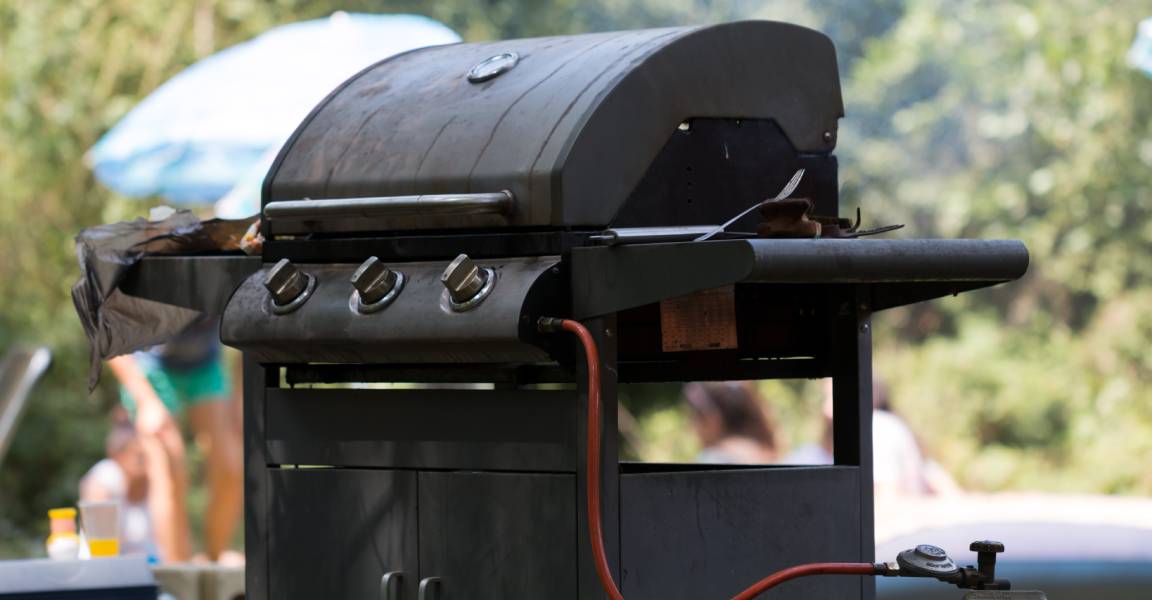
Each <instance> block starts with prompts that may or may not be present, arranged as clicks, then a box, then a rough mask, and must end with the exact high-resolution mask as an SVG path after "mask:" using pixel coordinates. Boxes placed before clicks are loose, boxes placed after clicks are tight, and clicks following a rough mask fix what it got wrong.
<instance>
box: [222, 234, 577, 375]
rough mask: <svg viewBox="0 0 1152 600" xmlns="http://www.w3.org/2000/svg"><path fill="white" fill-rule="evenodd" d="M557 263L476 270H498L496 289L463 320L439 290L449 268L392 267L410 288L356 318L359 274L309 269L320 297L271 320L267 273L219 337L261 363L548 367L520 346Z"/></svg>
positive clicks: (537, 352)
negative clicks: (542, 282)
mask: <svg viewBox="0 0 1152 600" xmlns="http://www.w3.org/2000/svg"><path fill="white" fill-rule="evenodd" d="M558 261H559V259H558V258H556V257H542V258H534V257H533V258H523V259H502V260H494V261H478V263H477V264H478V265H479V266H481V267H490V268H492V269H493V271H494V273H495V277H496V283H495V287H494V288H493V290H492V294H491V295H490V296H489V297H488V298H487V299H486V300H484V301H483V302H481V303H480V304H479V306H476V307H475V308H473V309H471V310H468V311H464V312H457V311H455V310H452V309H451V308H449V306H448V296H447V292H446V290H445V289H444V286H443V284H441V282H440V274H441V273H442V272H443V270H444V268H445V267H446V266H447V263H441V262H436V263H403V264H396V263H393V264H391V265H390V266H391V267H392V268H393V269H395V270H397V271H399V272H401V273H403V274H404V276H405V282H404V287H403V289H402V290H401V291H400V293H399V296H397V298H396V300H395V301H394V302H393V303H392V304H390V305H389V306H388V307H387V308H385V309H384V310H381V311H379V312H375V313H371V314H361V313H359V312H357V311H356V309H355V308H353V294H354V293H355V290H354V289H353V288H352V284H351V283H350V282H349V280H350V278H351V276H352V273H353V271H354V270H355V269H356V265H350V264H341V265H302V266H301V268H302V269H303V270H304V271H305V272H307V273H309V274H311V275H313V276H315V278H316V282H317V283H316V288H315V292H314V293H313V294H312V296H311V297H310V298H309V299H308V300H307V301H306V302H305V303H304V304H303V306H301V307H300V308H299V309H298V310H296V311H294V312H291V313H288V314H285V315H278V314H275V313H274V312H273V311H272V305H271V303H272V301H271V298H270V296H269V294H268V292H267V290H265V289H264V285H263V279H264V277H265V273H266V271H260V272H258V273H256V274H255V275H253V276H252V277H250V278H249V279H248V280H247V281H245V282H244V283H243V284H242V285H241V286H240V289H238V290H237V291H236V293H235V295H234V296H233V298H232V300H231V301H230V302H229V303H228V308H227V310H226V311H225V314H224V320H223V323H222V324H221V330H220V337H221V339H222V340H223V341H224V343H225V344H228V345H230V346H233V347H235V348H238V349H240V350H242V351H244V352H246V353H247V354H248V355H249V356H252V357H254V358H256V359H257V360H258V361H260V362H264V363H292V362H308V361H311V362H333V363H371V362H404V363H411V362H462V363H463V362H479V363H484V362H514V361H524V362H539V361H544V360H546V359H547V358H548V354H547V352H545V351H544V350H543V349H541V348H538V347H536V346H533V345H531V344H529V343H525V342H522V341H521V336H522V334H523V335H526V336H535V335H536V334H535V329H534V328H532V327H531V323H532V322H534V317H535V316H538V314H536V315H533V314H526V313H523V311H524V310H526V309H527V308H528V307H529V306H530V305H531V302H529V298H530V296H531V295H532V290H533V287H534V286H535V285H536V284H537V281H538V279H540V278H541V277H542V276H544V274H545V273H546V272H548V271H550V269H552V268H553V267H554V266H555V265H556V264H557V262H558ZM545 287H551V288H552V290H559V289H560V287H561V286H560V285H559V283H556V284H553V285H552V286H545ZM542 291H548V290H542ZM544 295H546V294H544ZM537 297H540V296H539V295H537ZM533 309H534V310H541V308H539V307H533ZM559 309H560V307H555V308H553V310H559ZM530 339H534V338H530Z"/></svg>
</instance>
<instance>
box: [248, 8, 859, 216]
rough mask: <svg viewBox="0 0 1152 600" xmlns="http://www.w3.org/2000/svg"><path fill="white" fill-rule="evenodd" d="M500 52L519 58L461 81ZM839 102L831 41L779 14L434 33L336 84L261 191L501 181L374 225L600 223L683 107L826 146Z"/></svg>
mask: <svg viewBox="0 0 1152 600" xmlns="http://www.w3.org/2000/svg"><path fill="white" fill-rule="evenodd" d="M504 52H518V53H519V54H520V56H521V57H522V58H521V60H520V63H519V65H518V66H516V67H515V68H513V69H511V70H510V71H508V72H507V73H505V74H503V75H501V76H499V77H496V78H494V79H492V80H489V81H487V82H485V83H481V84H472V83H469V82H468V81H466V79H465V74H466V73H467V72H468V70H469V69H470V68H471V67H472V66H474V65H476V64H477V63H479V62H480V61H482V60H484V59H486V58H488V57H490V56H493V55H496V54H500V53H504ZM414 107H418V108H419V109H418V110H414ZM842 115H843V105H842V103H841V98H840V82H839V76H838V73H837V67H836V56H835V49H834V48H833V46H832V43H831V41H830V40H829V39H828V38H827V37H825V36H824V35H823V34H820V33H817V32H815V31H811V30H808V29H805V28H802V27H798V26H795V25H789V24H784V23H773V22H766V21H745V22H738V23H726V24H720V25H713V26H707V27H687V28H677V29H651V30H643V31H623V32H612V33H595V34H586V35H578V36H566V37H551V38H534V39H525V40H506V41H499V42H486V43H479V44H456V45H450V46H438V47H432V48H426V49H422V50H418V51H414V52H409V53H405V54H401V55H399V56H396V57H393V58H391V59H389V60H386V61H383V62H381V63H378V64H377V65H375V66H373V67H370V68H369V69H366V70H365V71H363V72H362V73H360V74H359V75H357V76H356V77H354V78H352V79H351V80H349V81H348V82H346V83H345V84H344V85H342V86H341V87H340V88H339V89H337V90H336V91H335V92H333V94H331V95H330V96H329V97H328V98H327V99H326V100H325V101H324V102H322V103H321V105H320V106H319V107H317V109H315V110H314V111H313V113H312V114H311V115H310V116H309V117H308V118H307V119H306V120H305V122H304V123H303V124H302V125H301V126H300V128H299V129H298V130H297V131H296V133H295V134H294V135H293V137H292V138H291V139H290V140H289V141H288V143H287V144H285V146H284V148H283V150H282V151H281V154H280V156H279V157H278V158H277V161H276V163H275V164H274V166H273V167H272V170H271V171H270V173H269V175H268V177H267V179H266V180H265V189H264V202H265V203H266V202H269V201H273V200H292V199H301V198H340V197H347V198H353V197H366V196H397V195H413V194H439V193H445V194H455V193H467V192H498V191H501V190H510V191H511V192H512V193H513V195H514V196H515V198H516V207H515V208H514V211H513V213H512V214H511V215H510V216H509V217H507V218H506V217H504V216H500V215H470V216H466V217H436V216H430V217H396V218H386V219H380V220H379V223H378V226H377V227H376V228H377V229H380V230H403V229H413V228H436V227H449V228H457V229H458V228H476V227H490V226H505V225H513V226H532V225H537V226H538V225H553V226H561V225H563V226H575V225H591V226H602V225H605V224H607V223H608V222H610V220H611V219H612V217H613V216H614V215H615V214H616V213H617V211H618V210H619V208H620V206H621V205H622V204H623V203H624V201H625V199H626V198H627V196H628V194H629V193H630V192H631V191H632V189H633V188H634V187H635V185H636V183H637V182H639V181H640V178H641V177H642V176H643V174H644V172H645V171H646V170H647V169H648V167H649V165H650V164H651V162H652V160H653V158H654V157H655V156H656V155H657V154H658V153H659V151H660V149H661V148H662V147H663V146H664V144H665V142H666V141H667V140H668V138H669V136H671V135H672V133H673V132H674V131H676V128H677V125H678V124H679V123H680V122H682V121H683V120H685V119H688V118H708V117H736V118H748V119H774V120H775V121H776V122H777V123H779V124H780V127H781V128H782V129H783V131H784V132H785V134H786V135H787V136H788V138H789V139H790V140H791V142H792V144H793V145H794V146H796V147H797V148H799V149H801V150H802V151H805V152H828V151H830V150H831V149H832V148H833V147H834V145H835V137H836V128H837V120H838V119H839V117H841V116H842ZM653 224H658V223H653Z"/></svg>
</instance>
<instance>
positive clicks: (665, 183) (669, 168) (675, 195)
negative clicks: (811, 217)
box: [612, 119, 839, 232]
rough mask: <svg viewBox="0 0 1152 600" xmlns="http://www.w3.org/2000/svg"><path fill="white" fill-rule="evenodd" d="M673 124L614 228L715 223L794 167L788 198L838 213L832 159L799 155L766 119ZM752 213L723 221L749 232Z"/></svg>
mask: <svg viewBox="0 0 1152 600" xmlns="http://www.w3.org/2000/svg"><path fill="white" fill-rule="evenodd" d="M689 125H690V127H689V128H687V129H684V130H677V131H676V132H675V133H673V134H672V136H671V137H670V138H669V139H668V143H666V144H665V145H664V148H663V149H662V150H661V151H660V154H659V155H658V156H657V157H656V159H655V160H654V161H653V162H652V165H651V166H649V167H648V171H647V172H646V173H645V174H644V178H643V179H641V180H640V183H639V184H638V185H637V186H636V189H634V190H632V194H631V195H630V196H629V197H628V200H627V201H626V202H625V204H624V206H623V207H622V208H621V209H620V212H619V213H618V214H617V215H616V217H615V218H614V219H613V220H612V226H613V227H647V226H650V225H653V224H654V223H659V224H661V225H718V224H720V223H724V222H726V221H728V219H730V218H732V217H733V216H734V215H736V214H739V213H740V212H741V211H743V210H744V209H746V208H748V207H749V206H752V205H753V204H756V203H757V202H760V201H762V200H764V199H766V198H771V197H774V196H775V195H776V194H777V193H779V192H780V190H781V189H782V188H783V187H784V185H785V184H786V183H787V182H788V180H789V179H791V178H792V174H793V173H795V172H796V170H797V169H804V170H805V173H804V177H803V179H801V180H800V184H799V186H798V187H797V188H796V191H795V192H793V194H792V197H794V198H810V199H812V201H813V203H814V206H815V207H814V213H815V214H818V215H837V214H839V202H838V199H837V198H838V194H839V190H838V189H837V181H836V172H837V168H836V158H835V157H834V156H831V155H829V154H800V153H798V152H797V151H796V149H795V148H793V147H792V144H791V143H790V142H789V141H788V138H787V137H786V136H785V135H784V132H783V131H781V130H780V127H778V126H777V125H776V123H775V122H773V121H765V120H760V119H751V120H749V119H693V120H692V121H691V122H690V123H689ZM760 218H761V217H760V215H759V214H757V213H756V212H753V213H752V214H749V215H748V216H746V217H744V218H743V219H741V220H739V221H737V222H735V223H733V224H732V225H731V226H729V228H728V229H729V230H730V231H750V232H755V231H756V225H757V224H758V223H759V221H760Z"/></svg>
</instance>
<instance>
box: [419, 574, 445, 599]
mask: <svg viewBox="0 0 1152 600" xmlns="http://www.w3.org/2000/svg"><path fill="white" fill-rule="evenodd" d="M416 600H440V578H439V577H425V578H424V579H421V580H420V588H419V589H418V590H416Z"/></svg>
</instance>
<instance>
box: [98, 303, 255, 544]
mask: <svg viewBox="0 0 1152 600" xmlns="http://www.w3.org/2000/svg"><path fill="white" fill-rule="evenodd" d="M218 332H219V321H217V320H215V319H209V318H204V319H201V320H199V321H197V322H195V323H193V324H192V325H191V326H189V327H188V328H187V329H186V330H185V331H183V332H182V333H180V334H179V335H178V336H176V337H175V338H173V339H172V340H171V341H170V342H168V343H166V344H164V345H162V346H156V347H154V348H152V349H150V350H148V351H146V352H137V353H135V354H131V355H123V356H117V357H115V358H113V359H111V360H110V361H108V365H109V367H110V369H111V371H112V373H113V374H114V375H115V376H116V379H117V380H118V381H119V382H120V385H121V402H122V403H123V404H124V407H125V408H126V409H128V412H129V414H131V415H132V418H133V423H134V424H135V427H136V430H137V433H139V435H140V440H141V443H142V445H143V446H144V451H145V455H146V457H147V461H146V462H147V471H148V481H149V494H148V499H149V500H148V503H149V507H148V508H149V511H150V512H151V516H152V521H153V526H154V529H155V533H156V543H157V545H158V546H159V549H160V553H161V557H162V558H163V560H165V561H167V562H184V561H187V560H188V559H189V558H191V555H192V543H191V531H190V528H189V525H188V509H187V495H188V469H187V464H186V460H185V451H184V448H185V447H184V440H183V437H182V435H181V433H180V427H179V425H178V424H177V422H176V419H177V418H180V417H181V416H183V415H187V419H188V422H189V425H191V429H192V431H193V433H194V437H195V440H196V444H197V445H198V446H200V448H201V450H202V451H203V452H204V455H205V458H206V465H205V466H206V469H205V471H206V475H207V483H208V491H209V500H208V507H207V513H206V514H205V518H204V537H205V539H204V549H205V552H206V553H207V554H208V557H209V558H211V559H212V560H219V559H220V557H221V555H223V554H225V553H226V551H227V550H228V543H229V542H230V541H231V539H232V533H233V531H234V530H235V528H236V524H237V522H238V520H239V518H240V514H241V510H242V503H243V480H242V478H243V467H242V464H243V463H242V461H243V455H242V448H241V436H242V433H241V428H240V424H239V423H238V422H237V419H236V413H235V411H234V410H233V409H232V408H231V406H230V402H229V400H230V389H231V385H230V382H229V377H228V373H227V370H226V369H225V368H224V364H223V361H222V356H221V349H220V342H219V333H218Z"/></svg>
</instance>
